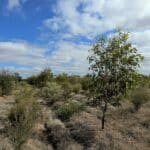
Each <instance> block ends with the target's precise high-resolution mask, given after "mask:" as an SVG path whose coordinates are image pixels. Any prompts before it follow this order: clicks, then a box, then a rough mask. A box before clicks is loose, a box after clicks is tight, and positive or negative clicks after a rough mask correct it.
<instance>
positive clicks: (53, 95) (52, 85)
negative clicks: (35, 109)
mask: <svg viewBox="0 0 150 150" xmlns="http://www.w3.org/2000/svg"><path fill="white" fill-rule="evenodd" d="M62 94H63V90H62V88H61V86H60V85H59V84H57V83H56V82H48V83H47V84H46V87H43V88H42V90H41V96H42V97H43V98H44V99H45V100H47V102H48V103H51V104H53V103H54V102H55V101H58V100H60V98H62Z"/></svg>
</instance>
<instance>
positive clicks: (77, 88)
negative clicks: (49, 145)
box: [72, 83, 81, 94]
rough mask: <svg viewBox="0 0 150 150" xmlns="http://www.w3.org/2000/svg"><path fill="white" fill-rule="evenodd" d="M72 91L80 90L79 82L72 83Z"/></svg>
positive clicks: (77, 91)
mask: <svg viewBox="0 0 150 150" xmlns="http://www.w3.org/2000/svg"><path fill="white" fill-rule="evenodd" d="M72 91H73V92H74V93H76V94H77V93H79V92H80V91H81V84H80V83H76V84H74V85H72Z"/></svg>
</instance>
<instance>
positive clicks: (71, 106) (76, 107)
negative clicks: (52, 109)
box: [56, 102, 85, 121]
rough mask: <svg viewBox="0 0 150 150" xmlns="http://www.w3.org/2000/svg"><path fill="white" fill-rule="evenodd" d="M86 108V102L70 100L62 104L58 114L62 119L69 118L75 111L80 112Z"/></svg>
mask: <svg viewBox="0 0 150 150" xmlns="http://www.w3.org/2000/svg"><path fill="white" fill-rule="evenodd" d="M84 108H85V106H84V104H81V103H78V102H70V103H67V104H64V105H63V106H61V107H60V108H59V109H58V110H57V111H56V115H57V117H58V118H59V119H61V120H62V121H65V120H68V119H69V118H70V117H71V116H72V115H73V114H74V113H77V112H80V111H82V110H83V109H84Z"/></svg>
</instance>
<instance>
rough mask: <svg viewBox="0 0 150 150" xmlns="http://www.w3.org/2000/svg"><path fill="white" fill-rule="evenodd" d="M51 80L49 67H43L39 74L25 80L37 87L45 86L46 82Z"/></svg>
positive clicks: (51, 74) (51, 75)
mask: <svg viewBox="0 0 150 150" xmlns="http://www.w3.org/2000/svg"><path fill="white" fill-rule="evenodd" d="M52 80H53V73H52V72H51V70H50V69H44V70H43V71H42V72H41V73H40V74H39V75H37V76H31V77H29V78H27V82H28V83H29V84H31V85H34V86H37V87H39V88H40V87H45V86H46V84H47V82H51V81H52Z"/></svg>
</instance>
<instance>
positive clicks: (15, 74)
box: [14, 72, 22, 82]
mask: <svg viewBox="0 0 150 150" xmlns="http://www.w3.org/2000/svg"><path fill="white" fill-rule="evenodd" d="M14 79H15V81H16V82H20V81H21V80H22V77H21V76H20V74H19V73H18V72H15V73H14Z"/></svg>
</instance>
